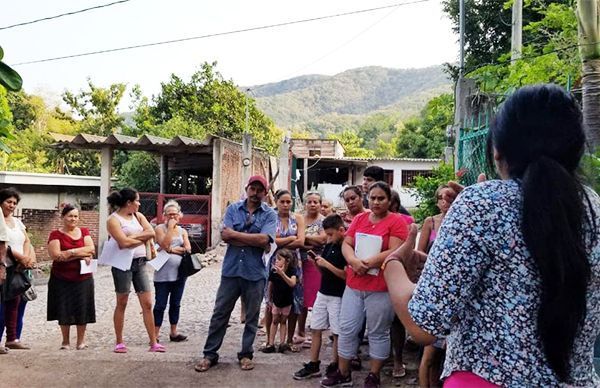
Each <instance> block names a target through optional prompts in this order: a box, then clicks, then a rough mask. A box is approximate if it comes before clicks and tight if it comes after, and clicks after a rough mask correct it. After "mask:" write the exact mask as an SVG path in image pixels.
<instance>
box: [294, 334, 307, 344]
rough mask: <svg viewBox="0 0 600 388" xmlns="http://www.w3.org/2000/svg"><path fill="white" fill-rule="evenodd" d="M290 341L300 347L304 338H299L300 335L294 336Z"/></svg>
mask: <svg viewBox="0 0 600 388" xmlns="http://www.w3.org/2000/svg"><path fill="white" fill-rule="evenodd" d="M292 341H293V342H294V344H296V345H300V344H302V343H303V342H304V341H306V337H303V336H300V335H295V336H294V338H293V339H292Z"/></svg>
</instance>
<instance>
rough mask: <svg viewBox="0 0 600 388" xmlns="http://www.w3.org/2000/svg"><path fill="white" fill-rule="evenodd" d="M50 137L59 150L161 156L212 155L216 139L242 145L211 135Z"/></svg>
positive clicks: (88, 135) (83, 135) (52, 134)
mask: <svg viewBox="0 0 600 388" xmlns="http://www.w3.org/2000/svg"><path fill="white" fill-rule="evenodd" d="M50 136H51V137H52V138H53V139H54V140H55V141H56V143H55V144H54V146H55V147H57V148H73V149H101V148H103V147H105V146H107V145H109V146H111V147H112V148H114V149H122V150H138V151H150V152H157V153H161V154H168V153H176V152H191V153H201V154H208V153H212V143H213V140H215V139H221V140H223V141H226V142H229V143H233V144H237V145H240V146H241V144H240V143H237V142H234V141H231V140H228V139H225V138H222V137H218V136H212V135H209V136H207V137H206V138H205V139H203V140H198V139H193V138H190V137H185V136H175V137H173V138H171V139H168V138H164V137H159V136H153V135H147V134H146V135H142V136H141V137H139V138H136V137H132V136H126V135H120V134H113V135H110V136H108V137H104V136H98V135H91V134H89V133H81V134H79V135H77V136H71V135H64V134H60V133H50ZM254 150H256V151H259V152H264V150H263V149H261V148H258V147H254Z"/></svg>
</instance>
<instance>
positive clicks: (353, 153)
mask: <svg viewBox="0 0 600 388" xmlns="http://www.w3.org/2000/svg"><path fill="white" fill-rule="evenodd" d="M327 138H328V139H336V140H338V141H339V142H340V143H341V144H342V146H344V155H345V156H350V157H356V158H371V157H373V156H374V154H373V151H371V150H367V149H365V148H363V147H364V139H362V138H360V137H359V136H358V134H357V133H356V132H353V131H344V132H342V133H333V134H329V135H328V136H327Z"/></svg>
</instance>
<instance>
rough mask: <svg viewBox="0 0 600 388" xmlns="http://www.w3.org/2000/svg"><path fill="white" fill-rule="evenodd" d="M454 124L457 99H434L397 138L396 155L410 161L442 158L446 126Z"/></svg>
mask: <svg viewBox="0 0 600 388" xmlns="http://www.w3.org/2000/svg"><path fill="white" fill-rule="evenodd" d="M453 121H454V97H453V96H452V95H451V94H442V95H440V96H438V97H434V98H433V99H431V100H430V101H429V102H428V103H427V105H425V107H424V108H423V110H422V111H421V113H420V114H419V116H418V117H416V118H413V119H411V120H408V121H406V122H405V123H404V126H403V127H402V128H401V129H400V130H398V134H397V136H396V137H395V139H394V141H393V142H394V144H395V146H396V155H397V156H400V157H407V158H439V157H441V155H442V154H443V152H444V147H445V145H446V127H447V126H448V125H450V124H452V123H453Z"/></svg>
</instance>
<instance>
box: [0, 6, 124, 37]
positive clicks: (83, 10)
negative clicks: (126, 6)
mask: <svg viewBox="0 0 600 388" xmlns="http://www.w3.org/2000/svg"><path fill="white" fill-rule="evenodd" d="M128 1H130V0H119V1H115V2H113V3H108V4H102V5H97V6H95V7H90V8H84V9H80V10H79V11H73V12H67V13H61V14H59V15H54V16H48V17H45V18H41V19H36V20H31V21H29V22H22V23H17V24H12V25H10V26H5V27H0V30H8V29H9V28H15V27H21V26H26V25H28V24H34V23H39V22H44V21H46V20H52V19H58V18H62V17H64V16H71V15H76V14H78V13H83V12H87V11H92V10H95V9H100V8H105V7H110V6H112V5H115V4H121V3H127V2H128Z"/></svg>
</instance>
